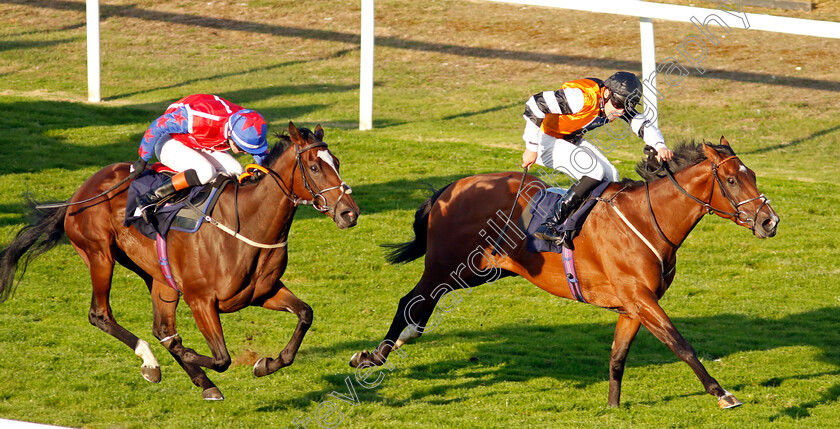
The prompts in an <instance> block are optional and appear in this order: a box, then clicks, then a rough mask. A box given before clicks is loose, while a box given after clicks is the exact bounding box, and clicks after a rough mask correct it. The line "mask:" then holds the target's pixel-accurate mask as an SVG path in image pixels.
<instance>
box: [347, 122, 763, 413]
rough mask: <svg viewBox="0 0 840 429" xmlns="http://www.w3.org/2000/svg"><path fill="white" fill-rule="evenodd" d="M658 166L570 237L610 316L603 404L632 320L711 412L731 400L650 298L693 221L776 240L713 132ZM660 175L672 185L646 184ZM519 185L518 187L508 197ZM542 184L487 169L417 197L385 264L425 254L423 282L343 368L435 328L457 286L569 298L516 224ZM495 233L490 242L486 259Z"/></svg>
mask: <svg viewBox="0 0 840 429" xmlns="http://www.w3.org/2000/svg"><path fill="white" fill-rule="evenodd" d="M656 167H659V165H658V163H657V162H656V161H655V159H650V158H649V159H648V161H645V162H642V163H640V164H639V166H637V169H636V170H637V171H639V173H640V174H641V175H642V177H644V178H645V179H646V181H645V182H632V181H627V180H625V181H624V182H622V183H617V184H612V185H610V186H609V187H608V188H607V190H606V191H605V192H604V194H603V195H602V196H601V199H600V200H599V201H601V202H603V203H598V204H596V205H595V207H594V208H593V209H592V212H591V213H590V215H589V218H588V220H587V221H586V224H585V225H584V227H583V229H582V231H581V232H580V235H579V236H578V237H577V238H576V239H575V258H576V260H577V273H578V279H579V280H580V283H579V284H580V289H581V290H582V295H583V298H584V299H585V301H586V302H588V303H590V304H592V305H595V306H598V307H604V308H609V309H612V310H614V311H616V312H618V313H620V315H619V317H618V323H617V325H616V328H615V339H614V341H613V344H612V353H611V355H610V389H609V400H608V404H609V405H610V406H618V404H619V398H620V391H621V378H622V375H623V373H624V363H625V359H626V358H627V351H628V349H629V348H630V344H631V343H632V341H633V338H634V337H635V336H636V333H637V332H638V331H639V325H640V324H642V325H644V326H645V327H646V328H647V329H648V330H650V332H651V333H653V335H655V336H656V338H658V339H659V340H660V341H662V342H663V343H664V344H665V345H667V346H668V347H669V348H670V349H671V350H672V351H673V352H674V353H675V354H676V355H677V356H678V357H679V358H680V359H682V360H683V361H685V362H686V363H687V364H688V365H689V366H690V367H691V369H693V370H694V372H695V374H697V376H698V377H699V378H700V381H701V382H702V383H703V387H704V388H705V389H706V391H707V392H708V393H710V394H712V395H715V396H716V397H717V398H718V399H719V400H718V404H719V406H720V407H721V408H729V407H733V406H737V405H740V404H741V403H740V402H739V401H738V400H737V399H736V398H735V397H734V396H733V395H732V394H730V393H729V392H727V391H726V390H724V389H723V388H722V387H721V386H720V384H718V382H717V381H715V379H714V378H712V377H711V376H709V373H708V372H706V368H704V367H703V364H702V363H700V361H699V360H698V359H697V356H696V354H695V352H694V349H693V348H692V347H691V345H690V344H689V343H688V342H687V341H686V340H685V339H684V338H683V337H682V335H680V333H679V332H678V331H677V328H675V327H674V324H673V323H672V322H671V320H670V319H669V318H668V316H667V315H666V314H665V312H664V311H663V310H662V308H660V306H659V303H658V302H659V299H660V298H662V296H663V294H664V293H665V291H666V290H667V289H668V286H670V285H671V282H673V280H674V275H675V266H676V252H677V248H678V247H679V245H680V244H681V243H682V242H683V240H685V238H686V236H688V234H689V233H690V232H691V230H692V229H693V228H694V226H695V225H696V224H697V222H699V221H700V219H701V218H702V217H703V215H705V214H706V213H710V212H714V213H716V214H718V215H720V216H722V217H724V218H730V219H732V220H733V221H734V222H735V223H736V224H738V225H741V226H745V227H747V228H750V229H751V230H752V231H753V233H754V235H755V236H756V237H759V238H765V237H772V236H773V235H775V234H776V225H777V223H778V222H779V217H778V216H777V215H776V213H775V212H774V211H773V209H772V208H771V207H770V205H769V203H768V201H767V199H766V198H765V197H764V195H762V194H761V193H759V191H758V189H757V186H756V177H755V174H754V173H753V172H752V170H750V169H748V168H747V167H746V166H745V165H744V164H743V163H742V162H741V160H740V159H739V158H738V157H737V156H735V153H734V152H733V151H732V149H731V148H730V147H729V143H728V142H727V141H726V140H725V139H724V138H723V137H721V145H714V146H712V145H708V144H695V143H693V142H692V143H689V144H685V145H682V146H679V147H678V148H677V149H676V150H675V158H674V160H672V161H671V163H670V169H669V168H668V167H667V166H666V167H665V168H656ZM653 170H656V171H655V172H652V171H653ZM671 171H673V173H671ZM665 176H669V177H671V179H672V180H668V179H662V180H655V179H657V178H662V177H665ZM522 180H524V183H525V186H524V188H523V189H522V192H521V193H517V188H518V187H519V186H521V185H520V183H521V181H522ZM545 187H546V185H545V183H544V182H542V181H540V180H539V179H537V178H535V177H533V176H526V177H525V178H524V179H523V178H522V175H521V173H497V174H485V175H479V176H472V177H467V178H464V179H461V180H458V181H456V182H454V183H452V184H450V185H448V186H447V187H445V188H443V189H441V190H439V191H438V192H436V193H435V194H434V195H433V196H432V197H431V198H430V199H429V200H428V201H426V202H425V203H424V204H423V205H422V206H421V207H420V209H419V210H418V211H417V214H416V217H415V221H414V232H415V239H414V240H413V241H410V242H408V243H403V244H401V245H394V246H392V247H395V248H396V250H395V251H394V252H393V253H392V254H391V257H390V260H391V262H398V263H399V262H408V261H411V260H414V259H417V258H419V257H420V256H422V255H423V254H425V255H426V267H425V270H424V272H423V276H422V277H421V278H420V281H419V282H418V283H417V285H416V286H415V287H414V289H413V290H412V291H411V292H409V293H408V294H407V295H405V296H404V297H403V298H402V299H401V300H400V302H399V306H398V308H397V312H396V315H395V316H394V320H393V322H392V324H391V328H390V330H389V331H388V333H387V334H386V335H385V340H384V341H383V342H382V343H380V345H379V346H378V347H377V349H376V350H374V352H373V353H371V352H368V351H363V352H360V353H356V354H355V355H354V356H353V357H352V358H351V361H350V365H351V366H353V367H359V366H362V367H369V366H374V365H382V364H383V363H385V361H386V360H387V357H388V354H389V353H390V352H391V351H392V350H395V349H399V347H400V346H402V345H403V344H404V343H405V342H406V341H408V340H410V339H413V338H417V337H419V336H420V335H421V334H422V333H423V332H429V331H430V330H431V329H433V328H434V327H435V326H436V324H437V321H439V319H438V320H437V321H435V322H433V323H432V325H431V326H430V325H429V318H430V316H431V315H432V312H433V310H434V309H435V306H436V304H437V302H438V301H439V300H440V299H441V297H442V296H443V295H444V294H446V293H447V292H451V291H455V290H457V289H459V288H469V287H473V286H478V285H481V284H484V283H487V282H493V281H495V280H497V279H498V278H500V277H504V276H510V275H520V276H522V277H524V278H525V279H527V280H528V281H530V282H532V283H534V284H535V285H537V286H539V287H540V288H542V289H544V290H545V291H547V292H549V293H551V294H553V295H557V296H560V297H563V298H568V299H574V297H573V294H572V292H571V291H570V288H569V287H568V286H567V282H566V278H565V273H564V268H563V261H562V256H561V255H560V254H557V253H550V252H549V253H535V252H530V251H527V249H526V246H525V242H524V238H525V235H524V233H523V232H522V231H521V230H520V229H519V228H517V226H516V225H515V223H516V220H517V219H519V218H520V217H521V216H522V213H523V210H524V208H525V207H526V206H527V205H528V202H529V201H530V199H531V198H533V196H534V194H536V193H537V192H538V191H539V190H540V189H544V188H545ZM517 196H518V198H517ZM510 207H514V209H513V211H512V213H513V216H511V217H510V219H511V221H510V224H509V225H508V229H505V227H501V226H500V225H505V222H506V221H508V216H509V214H508V211H509V210H510V209H509V208H510ZM622 218H624V219H626V220H622ZM634 231H635V232H634ZM500 234H501V235H500ZM496 237H500V239H498V243H499V246H498V249H496V252H491V249H493V248H494V244H496V242H497V239H496ZM646 243H647V244H646ZM674 243H676V244H674ZM496 254H498V255H496ZM455 293H456V294H457V292H455ZM455 296H457V295H455ZM454 300H456V301H457V300H458V298H454ZM450 302H451V300H450ZM441 310H442V311H446V309H443V308H442V309H441ZM449 310H450V311H451V308H449ZM406 328H407V329H406ZM404 329H405V331H403V330H404ZM401 333H402V334H401ZM400 353H401V352H400Z"/></svg>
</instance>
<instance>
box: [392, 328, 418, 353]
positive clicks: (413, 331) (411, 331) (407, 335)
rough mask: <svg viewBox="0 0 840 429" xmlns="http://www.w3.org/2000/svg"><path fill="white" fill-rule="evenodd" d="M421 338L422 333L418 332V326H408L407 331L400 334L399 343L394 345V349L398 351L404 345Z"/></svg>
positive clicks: (404, 330)
mask: <svg viewBox="0 0 840 429" xmlns="http://www.w3.org/2000/svg"><path fill="white" fill-rule="evenodd" d="M419 336H420V331H418V330H417V325H408V326H406V328H405V329H403V331H402V332H401V333H400V337H399V338H398V339H397V342H396V343H394V348H395V349H398V348H400V347H402V345H403V344H405V343H407V342H409V341H411V340H413V339H415V338H417V337H419Z"/></svg>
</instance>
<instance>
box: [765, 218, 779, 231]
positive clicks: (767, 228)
mask: <svg viewBox="0 0 840 429" xmlns="http://www.w3.org/2000/svg"><path fill="white" fill-rule="evenodd" d="M761 226H762V228H764V230H765V231H772V230H773V228H775V227H776V222H774V221H773V219H770V218H767V219H765V220H764V222H761Z"/></svg>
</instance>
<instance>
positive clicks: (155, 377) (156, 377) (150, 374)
mask: <svg viewBox="0 0 840 429" xmlns="http://www.w3.org/2000/svg"><path fill="white" fill-rule="evenodd" d="M140 372H142V373H143V378H145V379H146V380H147V381H150V382H152V383H160V367H159V366H158V367H155V368H146V367H141V368H140Z"/></svg>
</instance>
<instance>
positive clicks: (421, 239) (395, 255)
mask: <svg viewBox="0 0 840 429" xmlns="http://www.w3.org/2000/svg"><path fill="white" fill-rule="evenodd" d="M450 186H452V183H450V184H448V185H446V186H444V187H442V188H440V189H438V190H437V191H435V192H434V193H433V194H432V196H431V197H429V199H428V200H426V202H424V203H423V204H422V205H420V208H419V209H417V213H415V214H414V240H411V241H407V242H405V243H398V244H383V245H382V247H387V248H390V249H393V250H391V251H390V252H388V255H387V256H385V259H386V260H387V261H388V262H390V263H392V264H404V263H406V262H411V261H413V260H415V259H417V258H419V257H421V256H423V255H425V254H426V230H427V228H428V225H429V213H431V211H432V206H433V205H435V201H437V199H438V198H440V195H441V194H442V193H443V191H445V190H447V189H448V188H449V187H450Z"/></svg>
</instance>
